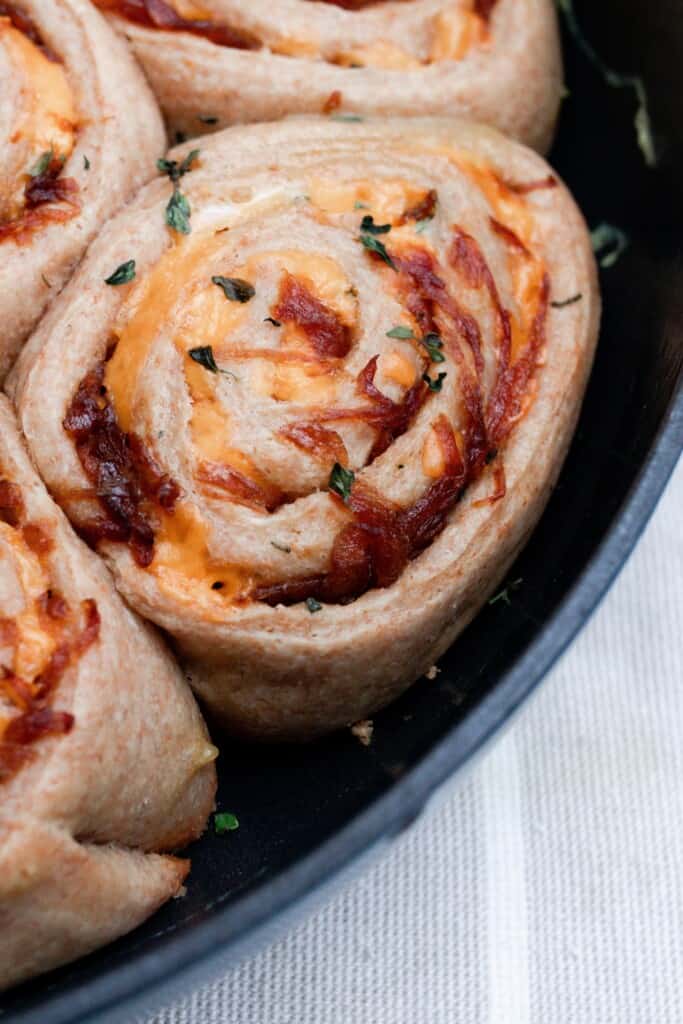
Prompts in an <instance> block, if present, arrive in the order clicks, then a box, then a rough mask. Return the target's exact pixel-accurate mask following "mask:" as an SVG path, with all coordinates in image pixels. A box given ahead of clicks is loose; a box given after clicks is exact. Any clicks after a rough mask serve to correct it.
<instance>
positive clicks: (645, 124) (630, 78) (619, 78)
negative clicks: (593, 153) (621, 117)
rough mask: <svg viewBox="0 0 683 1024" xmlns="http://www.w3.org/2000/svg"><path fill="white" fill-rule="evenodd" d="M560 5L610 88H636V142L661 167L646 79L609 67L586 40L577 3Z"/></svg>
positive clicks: (652, 163) (648, 161)
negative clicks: (576, 10) (653, 135)
mask: <svg viewBox="0 0 683 1024" xmlns="http://www.w3.org/2000/svg"><path fill="white" fill-rule="evenodd" d="M556 2H557V6H558V7H559V9H560V10H561V11H562V13H563V14H564V16H565V19H566V22H567V28H568V29H569V31H570V32H571V34H572V36H573V37H574V39H575V40H576V43H577V45H578V47H579V49H580V50H581V51H582V52H583V53H584V55H585V56H586V57H587V58H588V60H589V61H590V62H591V64H592V65H593V66H594V67H595V68H597V70H598V71H599V72H600V74H601V75H602V77H603V79H604V80H605V82H606V83H607V85H609V86H611V88H613V89H632V90H633V92H634V95H635V98H636V101H637V103H638V106H637V109H636V114H635V118H634V122H633V123H634V125H635V129H636V139H637V142H638V146H639V148H640V151H641V153H642V154H643V157H644V159H645V163H646V164H647V165H648V167H656V166H657V151H656V149H655V145H654V140H653V138H652V124H651V121H650V112H649V109H648V102H647V92H646V91H645V84H644V82H643V79H642V78H640V77H639V76H638V75H622V74H620V73H619V72H618V71H613V70H612V68H609V67H608V66H607V65H606V64H605V63H604V62H603V60H602V58H601V57H600V56H599V54H598V53H597V52H596V50H595V49H594V48H593V46H592V44H591V43H590V42H589V41H588V40H587V39H586V37H585V36H584V34H583V32H582V31H581V28H580V26H579V22H578V19H577V17H576V13H575V11H574V3H573V0H556Z"/></svg>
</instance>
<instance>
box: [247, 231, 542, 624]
mask: <svg viewBox="0 0 683 1024" xmlns="http://www.w3.org/2000/svg"><path fill="white" fill-rule="evenodd" d="M493 227H494V230H497V231H498V234H499V235H500V236H501V237H502V238H503V239H504V240H505V241H506V242H507V243H508V244H509V245H511V246H515V247H516V248H517V249H518V250H519V249H520V247H521V250H520V251H523V254H524V255H526V256H530V254H529V253H528V252H526V249H525V247H524V246H523V245H522V243H521V242H520V240H519V239H518V238H517V236H516V235H515V234H514V233H513V232H511V231H510V230H509V229H507V228H506V227H505V226H504V225H497V224H494V225H493ZM498 228H500V230H498ZM448 255H449V261H450V263H451V265H452V266H453V267H454V269H455V270H456V271H457V272H458V273H459V274H460V276H461V277H462V278H463V279H464V281H465V283H466V284H467V286H468V287H470V288H485V289H486V290H487V292H488V294H489V297H490V301H491V304H492V306H493V308H494V311H495V313H496V317H497V322H498V365H497V380H496V384H495V386H494V389H493V393H492V396H491V399H490V401H489V406H488V409H487V415H486V418H485V417H484V414H483V410H482V398H481V387H480V380H479V373H480V372H481V368H482V366H483V360H482V359H481V349H480V343H481V338H480V333H479V327H478V324H477V323H476V321H474V320H473V318H472V317H470V316H469V314H467V313H466V312H465V311H464V310H462V309H461V307H460V306H459V304H458V303H457V302H456V301H455V300H454V299H453V297H452V296H450V295H449V293H448V290H447V289H446V286H445V282H444V281H443V279H442V277H441V276H440V275H439V274H438V273H437V266H436V263H435V261H434V258H433V257H432V256H431V254H430V253H428V252H427V251H426V250H425V249H414V250H408V251H407V252H406V251H405V250H404V251H403V252H402V253H401V255H400V256H398V257H396V263H397V266H398V270H399V288H401V289H402V290H403V291H404V293H405V302H406V305H407V306H408V308H409V309H410V312H411V313H412V314H413V316H414V317H415V319H416V320H417V322H418V324H419V325H420V327H421V329H422V330H423V332H425V333H426V332H427V331H432V330H434V329H435V328H436V327H437V317H438V320H439V325H440V327H441V330H440V332H439V333H440V334H441V335H442V336H443V337H444V338H445V339H447V338H448V337H449V332H450V331H452V332H454V333H455V335H456V339H455V342H454V343H453V344H451V345H450V347H449V352H450V353H451V355H452V357H453V358H454V360H455V361H456V362H457V363H458V367H459V370H460V388H461V395H462V400H463V403H464V407H465V410H466V412H467V417H468V424H467V429H466V431H465V436H464V457H463V455H461V452H460V448H459V446H458V444H457V442H456V439H455V435H454V433H453V428H452V425H451V423H450V421H449V420H448V418H447V417H446V416H445V415H443V414H442V415H440V416H439V417H438V418H437V420H436V421H435V422H434V424H433V425H432V428H433V430H434V431H435V433H436V435H437V438H438V440H439V442H440V446H441V450H442V452H443V456H444V464H445V468H444V472H443V474H442V476H441V477H440V478H439V479H438V480H436V481H434V483H432V484H431V485H430V486H429V487H428V489H427V490H426V491H425V493H424V494H422V495H421V496H420V498H418V500H417V501H416V502H414V504H413V505H411V506H410V507H408V508H405V509H400V508H395V507H392V506H390V505H389V504H388V503H387V502H386V501H384V500H383V499H382V498H381V497H379V496H378V495H376V494H374V493H372V492H370V491H369V489H368V488H367V487H366V486H363V485H361V484H359V483H356V485H355V486H354V487H353V489H352V491H351V494H350V496H349V498H348V501H347V508H348V510H349V512H350V514H351V516H352V520H351V521H350V522H349V523H348V524H347V525H346V526H345V527H344V528H343V529H342V530H341V532H340V533H339V535H338V536H337V538H336V540H335V542H334V545H333V549H332V553H331V557H330V565H329V569H328V571H327V573H326V574H324V575H319V576H312V577H308V578H306V579H299V580H292V581H288V582H285V583H279V584H278V583H276V584H268V585H261V586H259V587H258V588H257V589H256V590H255V592H254V593H253V595H252V596H253V597H254V598H255V599H256V600H261V601H265V602H266V603H268V604H271V605H274V604H279V603H282V604H293V603H296V602H298V601H302V600H303V599H304V598H306V597H309V596H310V597H315V598H318V599H320V600H323V601H336V602H340V601H348V600H352V599H354V598H356V597H358V596H359V595H360V594H362V593H364V592H365V591H367V590H368V589H369V588H371V587H384V586H389V585H390V584H391V583H392V582H394V581H395V580H396V579H397V578H398V576H399V575H400V574H401V572H402V571H403V569H404V568H405V565H406V564H407V562H408V561H409V560H410V559H412V558H415V557H416V556H417V555H418V554H419V553H420V551H422V550H424V549H425V548H426V547H428V546H429V544H431V543H432V541H433V540H434V539H435V537H437V536H438V534H439V533H440V532H441V530H442V529H443V528H444V526H445V524H446V522H447V519H448V516H449V514H450V513H451V511H452V509H453V508H454V506H455V504H456V503H457V501H458V500H459V498H460V496H461V494H462V493H463V490H464V489H465V487H466V486H467V484H468V483H470V482H471V481H472V480H473V479H475V478H476V477H477V476H478V475H479V473H480V472H481V470H482V469H483V467H484V465H485V464H486V462H487V458H488V456H489V454H490V453H491V452H493V451H494V450H495V449H496V448H497V447H498V446H499V445H500V444H501V443H502V442H503V441H504V440H505V438H506V437H507V435H508V433H509V431H510V429H511V426H512V423H513V422H514V420H515V418H517V417H518V416H519V415H520V414H521V408H522V403H523V400H524V396H525V395H526V393H527V391H528V388H529V384H530V381H531V379H532V377H533V374H534V371H535V368H536V365H537V362H538V357H539V354H540V352H541V351H542V348H543V345H544V342H545V321H546V316H547V307H548V301H549V294H550V282H549V278H548V276H547V275H545V277H544V279H543V285H542V289H541V294H540V296H539V301H538V309H537V311H536V315H535V317H534V320H533V323H532V327H531V330H530V336H529V339H528V343H527V346H526V348H525V350H524V352H523V353H522V355H520V356H519V357H518V358H517V360H516V362H515V363H514V365H510V351H511V326H510V316H509V313H508V311H507V310H505V309H504V308H503V306H502V303H501V301H500V296H499V293H498V289H497V287H496V284H495V281H494V279H493V275H492V274H491V271H490V268H489V266H488V264H487V262H486V260H485V258H484V256H483V253H482V252H481V250H480V248H479V246H478V244H477V243H476V241H475V240H474V239H473V238H472V237H471V236H470V235H468V234H467V233H465V232H463V231H462V230H461V229H459V228H457V227H456V228H454V234H453V242H452V245H451V248H450V250H449V254H448ZM458 338H460V339H461V340H463V341H465V343H466V344H467V345H468V346H469V347H470V349H471V350H472V353H473V356H474V362H475V367H474V371H473V370H472V368H471V367H469V366H468V365H467V364H466V362H465V359H464V353H463V350H462V349H461V347H460V344H459V343H458V340H457V339H458ZM376 367H377V357H374V358H373V359H372V360H370V361H369V363H368V364H367V365H366V366H365V367H364V369H363V371H362V372H361V374H360V375H359V379H358V388H359V391H360V392H361V393H363V394H365V395H366V396H367V397H368V398H369V399H370V400H371V403H372V404H371V406H370V408H369V409H367V410H366V409H361V410H327V411H326V412H325V413H324V414H322V415H323V417H324V418H328V417H329V418H334V417H337V418H349V417H350V416H352V415H354V414H355V415H356V416H358V417H359V418H362V419H365V420H366V421H367V422H372V423H374V424H376V425H380V424H382V422H383V421H384V424H385V425H386V426H387V427H388V428H389V429H391V428H394V427H395V426H396V425H397V424H398V423H399V422H405V421H400V420H398V419H397V416H398V413H397V409H398V406H397V404H396V403H393V402H391V400H390V399H388V398H387V397H386V396H385V395H383V394H382V393H381V392H380V391H379V390H378V388H377V387H376V386H375V384H374V377H375V371H376ZM415 401H416V399H415V398H414V397H413V396H411V398H410V400H409V401H408V405H409V406H410V407H411V408H412V413H411V415H412V414H414V412H415V406H413V402H415ZM422 401H424V398H423V397H422V398H421V399H420V404H421V402H422ZM417 408H419V405H418V406H417ZM493 479H494V491H493V493H492V494H491V495H490V496H489V497H488V498H486V499H484V500H485V502H487V503H493V502H495V501H499V500H500V499H501V498H502V497H504V495H505V491H506V483H505V471H504V467H503V465H502V463H501V464H500V465H499V466H497V467H496V469H495V471H494V474H493ZM332 500H334V501H337V502H339V501H341V499H340V498H339V497H338V496H337V495H336V494H334V493H333V494H332Z"/></svg>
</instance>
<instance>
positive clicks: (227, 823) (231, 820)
mask: <svg viewBox="0 0 683 1024" xmlns="http://www.w3.org/2000/svg"><path fill="white" fill-rule="evenodd" d="M239 827H240V823H239V821H238V820H237V818H236V816H235V815H234V814H231V813H230V811H221V813H220V814H214V816H213V828H214V831H215V833H216V835H217V836H224V835H225V834H226V832H235V831H236V830H237V829H238V828H239Z"/></svg>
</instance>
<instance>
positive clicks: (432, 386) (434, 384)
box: [422, 373, 448, 391]
mask: <svg viewBox="0 0 683 1024" xmlns="http://www.w3.org/2000/svg"><path fill="white" fill-rule="evenodd" d="M447 376H448V374H447V373H440V374H439V376H438V377H437V378H436V380H433V379H432V378H431V377H430V376H429V374H428V373H423V374H422V380H423V381H424V382H425V384H427V385H428V386H429V390H430V391H441V387H442V385H443V382H444V380H445V379H446V377H447Z"/></svg>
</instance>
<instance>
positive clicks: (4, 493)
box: [0, 480, 24, 529]
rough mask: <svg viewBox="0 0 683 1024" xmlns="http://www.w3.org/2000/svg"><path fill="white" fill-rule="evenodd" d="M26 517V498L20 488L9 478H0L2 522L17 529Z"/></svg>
mask: <svg viewBox="0 0 683 1024" xmlns="http://www.w3.org/2000/svg"><path fill="white" fill-rule="evenodd" d="M23 518H24V499H23V497H22V494H21V491H20V489H19V488H18V487H17V485H16V484H13V483H11V481H9V480H0V522H3V523H7V525H8V526H12V527H14V528H15V529H16V528H17V527H18V526H20V525H21V522H22V520H23Z"/></svg>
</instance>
